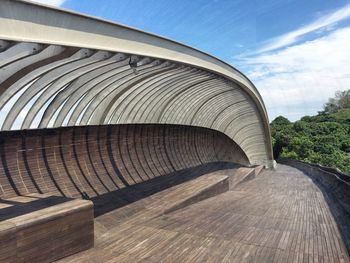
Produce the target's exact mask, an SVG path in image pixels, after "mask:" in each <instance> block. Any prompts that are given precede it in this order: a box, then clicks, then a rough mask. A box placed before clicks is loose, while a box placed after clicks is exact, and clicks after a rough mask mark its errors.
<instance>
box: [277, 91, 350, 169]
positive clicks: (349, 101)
mask: <svg viewBox="0 0 350 263" xmlns="http://www.w3.org/2000/svg"><path fill="white" fill-rule="evenodd" d="M271 132H272V143H273V151H274V156H275V159H278V158H291V159H297V160H302V161H308V162H311V163H318V164H321V165H325V166H329V167H333V168H338V169H340V170H342V171H344V172H350V90H348V91H342V92H337V93H336V94H335V98H330V99H329V101H328V102H327V103H326V104H325V105H324V109H323V111H322V112H319V114H317V115H315V116H304V117H302V118H301V119H300V120H298V121H296V122H290V121H289V120H288V119H287V118H285V117H283V116H279V117H277V118H276V119H274V120H273V121H272V123H271Z"/></svg>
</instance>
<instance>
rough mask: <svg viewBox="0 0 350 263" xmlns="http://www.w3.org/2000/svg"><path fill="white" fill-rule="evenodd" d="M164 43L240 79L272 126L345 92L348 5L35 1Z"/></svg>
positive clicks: (320, 1)
mask: <svg viewBox="0 0 350 263" xmlns="http://www.w3.org/2000/svg"><path fill="white" fill-rule="evenodd" d="M37 1H38V2H42V3H46V4H51V5H55V6H61V7H62V8H66V9H70V10H74V11H77V12H81V13H85V14H89V15H93V16H97V17H100V18H104V19H108V20H112V21H115V22H117V23H121V24H125V25H128V26H132V27H135V28H139V29H142V30H145V31H148V32H152V33H155V34H158V35H162V36H165V37H168V38H171V39H174V40H176V41H179V42H182V43H185V44H188V45H191V46H193V47H196V48H198V49H201V50H203V51H205V52H208V53H210V54H213V55H215V56H217V57H219V58H220V59H223V60H225V61H226V62H228V63H230V64H232V65H233V66H234V67H236V68H238V69H240V70H241V71H243V73H245V74H246V75H247V76H248V77H249V78H250V79H251V80H252V81H253V82H254V84H255V85H256V86H257V88H258V90H259V91H260V93H261V94H262V96H263V98H264V101H265V104H266V107H267V110H268V113H269V117H270V120H272V119H274V118H275V117H276V116H278V115H284V116H286V117H288V118H289V119H291V120H296V119H298V118H300V117H301V116H303V115H307V114H309V115H312V114H316V113H317V111H319V110H321V109H322V105H323V104H324V103H325V102H326V101H327V98H329V97H330V96H333V94H334V92H335V91H336V90H345V89H349V88H350V0H307V1H305V0H283V1H282V0H265V1H258V0H255V1H249V0H228V1H220V0H193V1H188V0H177V1H174V0H123V1H122V0H120V1H119V0H84V1H82V0H65V1H64V0H37Z"/></svg>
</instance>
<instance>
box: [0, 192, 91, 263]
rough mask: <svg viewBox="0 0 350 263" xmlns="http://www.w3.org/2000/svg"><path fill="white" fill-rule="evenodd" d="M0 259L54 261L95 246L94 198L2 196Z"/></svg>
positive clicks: (37, 195) (34, 195) (2, 260)
mask: <svg viewBox="0 0 350 263" xmlns="http://www.w3.org/2000/svg"><path fill="white" fill-rule="evenodd" d="M0 220H1V222H0V262H8V263H10V262H11V263H12V262H52V261H54V260H57V259H60V258H63V257H66V256H68V255H71V254H74V253H77V252H80V251H83V250H86V249H89V248H91V247H93V245H94V221H93V204H92V202H91V201H87V200H79V199H70V198H65V197H58V196H50V195H40V194H32V195H28V196H18V197H14V198H10V199H0Z"/></svg>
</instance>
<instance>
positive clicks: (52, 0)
mask: <svg viewBox="0 0 350 263" xmlns="http://www.w3.org/2000/svg"><path fill="white" fill-rule="evenodd" d="M31 1H32V2H37V3H41V4H45V5H52V6H61V5H63V3H64V2H65V1H66V0H31Z"/></svg>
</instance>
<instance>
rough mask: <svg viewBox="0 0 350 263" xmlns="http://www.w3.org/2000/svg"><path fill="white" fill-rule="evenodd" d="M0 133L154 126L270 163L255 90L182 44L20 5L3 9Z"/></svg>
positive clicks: (6, 4) (264, 115) (265, 124)
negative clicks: (219, 140)
mask: <svg viewBox="0 0 350 263" xmlns="http://www.w3.org/2000/svg"><path fill="white" fill-rule="evenodd" d="M0 7H1V8H0V39H1V40H0V110H1V113H0V125H1V126H0V127H1V130H2V131H5V130H18V129H32V128H51V127H61V126H80V125H102V124H128V123H133V124H136V123H161V124H181V125H190V126H198V127H206V128H210V129H214V130H217V131H220V132H222V133H224V134H226V135H227V136H228V137H229V138H231V139H232V140H233V141H234V142H236V143H237V144H238V145H239V146H240V147H241V149H242V150H243V151H244V152H245V154H246V155H247V157H248V159H249V162H250V163H251V164H266V165H269V164H270V163H271V161H272V160H273V156H272V150H271V138H270V131H269V121H268V116H267V113H266V109H265V106H264V103H263V100H262V98H261V96H260V94H259V92H258V91H257V89H256V88H255V87H254V85H253V84H252V83H251V82H250V81H249V79H247V78H246V77H245V76H244V75H243V74H242V73H241V72H239V71H238V70H236V69H235V68H233V67H232V66H231V65H229V64H227V63H225V62H223V61H221V60H219V59H217V58H215V57H213V56H211V55H208V54H206V53H203V52H201V51H199V50H196V49H194V48H191V47H189V46H186V45H183V44H180V43H177V42H174V41H172V40H169V39H165V38H162V37H160V36H156V35H152V34H149V33H146V32H142V31H140V30H136V29H133V28H129V27H126V26H122V25H118V24H114V23H111V22H109V21H104V20H101V19H97V18H94V17H88V16H84V15H81V14H76V13H73V12H69V11H65V10H60V9H54V8H51V7H47V6H43V5H37V4H32V3H28V2H24V1H9V0H5V1H1V3H0Z"/></svg>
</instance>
